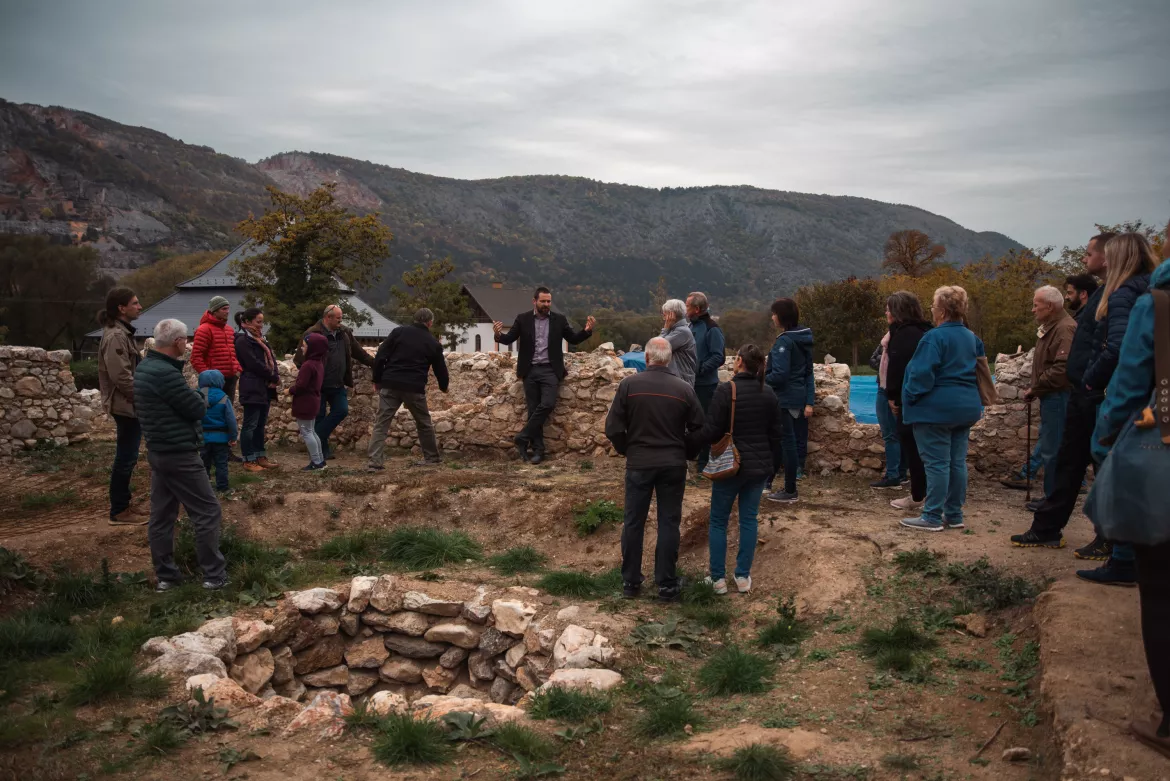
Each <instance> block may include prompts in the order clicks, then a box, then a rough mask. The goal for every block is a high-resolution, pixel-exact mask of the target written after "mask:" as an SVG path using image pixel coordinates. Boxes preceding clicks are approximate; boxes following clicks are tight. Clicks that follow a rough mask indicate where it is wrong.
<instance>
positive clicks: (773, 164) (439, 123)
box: [0, 0, 1170, 246]
mask: <svg viewBox="0 0 1170 781" xmlns="http://www.w3.org/2000/svg"><path fill="white" fill-rule="evenodd" d="M0 10H2V11H3V13H2V14H0V20H2V24H0V97H3V98H6V99H8V100H13V101H19V102H31V103H39V104H55V105H63V106H67V107H70V108H75V109H82V110H85V111H90V112H93V113H97V114H100V115H103V116H105V117H108V118H110V119H113V120H116V121H118V122H123V123H126V124H133V125H145V126H147V127H151V128H154V129H157V130H161V131H163V132H165V133H167V134H169V135H171V136H174V137H176V138H181V139H183V140H184V141H186V142H188V143H196V144H206V145H209V146H212V147H214V148H215V149H216V150H218V151H220V152H225V153H227V154H231V155H235V156H238V157H243V158H246V159H247V160H249V161H255V160H257V159H260V158H263V157H267V156H269V155H272V154H275V153H277V152H282V151H289V150H293V149H298V150H302V151H320V152H331V153H335V154H339V155H347V156H351V157H356V158H361V159H366V160H371V161H374V162H378V163H385V164H387V165H391V166H396V167H402V168H406V169H410V170H413V171H421V172H425V173H430V174H439V175H444V176H452V177H459V178H484V177H496V176H506V175H514V174H572V175H578V176H586V177H590V178H593V179H601V180H604V181H613V182H625V183H629V184H638V185H647V186H653V187H661V186H686V185H703V184H752V185H756V186H758V187H768V188H775V189H781V190H796V191H802V192H813V193H830V194H835V195H858V196H864V197H868V198H875V199H879V200H883V201H894V202H899V203H909V204H913V205H915V206H920V207H922V208H925V209H928V210H930V211H933V212H937V213H939V214H943V215H945V216H947V217H950V218H952V219H954V220H956V221H957V222H959V223H962V224H963V225H965V226H967V227H969V228H973V229H976V230H995V231H1000V232H1002V233H1006V234H1008V235H1009V236H1011V237H1013V238H1015V239H1017V240H1019V241H1021V242H1023V243H1025V244H1028V245H1039V244H1056V245H1058V246H1059V245H1061V244H1066V243H1067V244H1073V245H1075V244H1082V243H1084V241H1085V239H1086V238H1087V237H1088V236H1089V235H1091V233H1092V225H1093V223H1094V222H1118V221H1121V220H1125V219H1132V218H1143V219H1145V220H1147V221H1164V220H1165V219H1166V218H1167V216H1170V0H1112V2H1107V1H1106V0H1096V1H1091V0H884V2H878V1H877V0H815V2H814V1H813V0H764V1H762V2H751V1H749V0H730V1H729V2H719V1H716V0H680V1H679V2H651V1H650V0H636V1H635V0H624V1H622V2H617V1H611V0H589V2H576V1H573V2H570V1H569V0H564V1H562V0H516V1H515V2H496V1H495V0H451V1H450V2H444V1H443V0H430V1H429V2H410V3H407V2H390V1H389V0H382V1H380V2H344V1H343V0H335V2H329V3H322V2H319V1H318V2H301V1H300V0H283V1H282V2H280V3H269V2H246V1H245V0H233V1H232V2H210V1H208V0H199V2H189V1H185V2H173V1H171V0H144V1H142V2H128V1H125V0H100V2H98V1H96V0H81V1H79V2H65V1H64V0H62V1H57V0H28V1H25V0H0Z"/></svg>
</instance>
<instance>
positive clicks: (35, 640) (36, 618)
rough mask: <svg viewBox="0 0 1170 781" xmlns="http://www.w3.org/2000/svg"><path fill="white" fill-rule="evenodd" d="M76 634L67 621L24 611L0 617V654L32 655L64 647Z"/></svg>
mask: <svg viewBox="0 0 1170 781" xmlns="http://www.w3.org/2000/svg"><path fill="white" fill-rule="evenodd" d="M76 635H77V633H76V630H75V629H74V627H73V626H71V625H70V624H68V623H62V622H59V621H55V620H52V619H50V618H47V617H45V616H44V615H42V614H40V613H38V612H37V611H26V612H24V613H21V614H18V615H15V616H13V617H12V618H6V619H4V620H3V621H0V658H3V659H35V658H37V657H40V656H48V655H50V654H55V653H60V652H62V651H68V650H69V648H70V646H72V645H73V641H74V639H75V637H76Z"/></svg>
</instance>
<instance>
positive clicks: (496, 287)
mask: <svg viewBox="0 0 1170 781" xmlns="http://www.w3.org/2000/svg"><path fill="white" fill-rule="evenodd" d="M503 289H504V283H503V282H493V283H492V290H503Z"/></svg>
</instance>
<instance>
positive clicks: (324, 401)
mask: <svg viewBox="0 0 1170 781" xmlns="http://www.w3.org/2000/svg"><path fill="white" fill-rule="evenodd" d="M326 406H328V408H329V414H325V408H326ZM348 415H349V396H348V395H347V394H346V392H345V388H322V389H321V410H320V411H319V412H318V413H317V421H316V422H315V423H314V424H313V430H314V431H316V432H317V439H319V440H321V452H322V454H323V455H324V456H326V457H328V456H329V455H330V454H331V453H332V452H333V451H331V450H330V449H329V435H330V434H332V433H333V429H335V428H337V427H338V426H339V425H341V421H343V420H345V418H346V417H347V416H348Z"/></svg>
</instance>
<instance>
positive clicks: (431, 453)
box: [366, 307, 450, 472]
mask: <svg viewBox="0 0 1170 781" xmlns="http://www.w3.org/2000/svg"><path fill="white" fill-rule="evenodd" d="M434 323H435V315H434V313H433V312H431V310H429V309H427V308H425V307H424V308H422V309H420V310H418V311H417V312H415V313H414V322H413V323H411V324H410V325H404V326H400V327H398V328H395V329H394V330H393V331H391V332H390V335H389V336H387V337H386V340H385V341H384V342H382V346H381V347H379V348H378V354H377V355H375V356H374V372H373V374H374V385H375V387H377V388H378V417H377V418H376V419H375V420H374V429H373V431H371V432H370V449H369V456H370V463H369V465H368V466H367V467H366V468H367V469H369V471H371V472H378V471H381V470H382V469H384V468H385V467H383V466H382V461H383V457H384V454H385V451H386V433H387V431H389V429H390V423H391V421H393V420H394V416H395V415H396V414H397V413H398V408H399V407H401V406H404V405H405V407H406V408H407V409H408V410H410V414H411V417H413V418H414V425H415V428H417V429H418V445H419V448H420V449H421V450H422V453H423V460H422V461H419V462H417V463H416V466H433V465H435V464H438V463H439V445H438V442H436V440H435V426H434V424H433V423H431V413H430V411H429V410H428V409H427V372H428V371H434V373H435V380H436V381H437V382H438V383H439V390H440V391H442V392H443V393H446V392H447V384H448V382H449V381H450V380H449V378H448V375H447V361H446V359H445V358H444V357H443V346H442V345H441V344H439V340H438V339H436V338H435V337H434V336H433V335H432V334H431V326H432V325H434Z"/></svg>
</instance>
